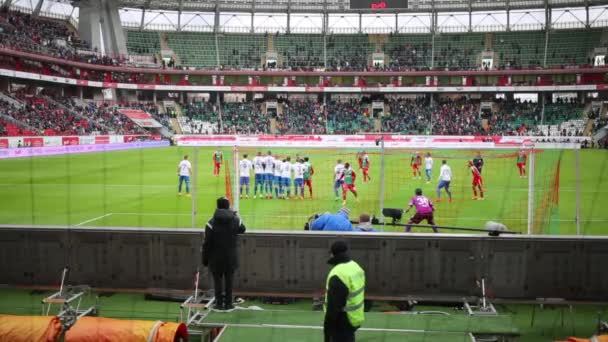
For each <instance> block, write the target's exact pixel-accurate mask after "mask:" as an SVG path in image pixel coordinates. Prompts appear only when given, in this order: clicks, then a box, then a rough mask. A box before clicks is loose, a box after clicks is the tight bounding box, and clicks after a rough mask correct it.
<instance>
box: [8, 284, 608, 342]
mask: <svg viewBox="0 0 608 342" xmlns="http://www.w3.org/2000/svg"><path fill="white" fill-rule="evenodd" d="M50 293H51V292H49V291H34V290H23V289H0V297H1V298H3V299H4V300H3V301H2V302H0V314H17V315H40V313H41V309H42V308H41V305H40V300H41V299H42V298H43V297H44V296H47V295H49V294H50ZM95 303H96V304H97V305H98V308H99V314H100V315H101V316H103V317H109V318H120V319H143V320H164V321H170V322H176V321H179V319H180V318H179V317H180V312H179V306H180V303H179V302H166V301H156V300H146V299H145V296H144V295H143V294H128V293H114V292H110V293H108V292H104V293H95V292H91V293H89V294H87V295H86V296H85V297H84V299H83V302H82V304H81V307H83V308H85V307H88V306H90V305H93V304H95ZM239 306H240V307H241V308H243V309H237V310H235V311H234V312H232V313H215V312H211V313H210V314H209V315H208V316H207V317H206V318H205V319H204V321H203V322H204V323H205V324H208V325H210V326H225V327H226V328H225V330H224V332H223V333H222V335H221V337H220V341H222V342H231V341H243V340H248V341H249V340H251V341H254V340H255V341H277V342H278V341H285V340H286V337H287V336H288V337H289V341H298V342H300V341H301V342H305V341H306V342H308V341H319V340H321V339H322V330H321V329H320V328H321V327H322V323H323V314H322V312H321V311H312V309H311V308H312V303H311V301H310V300H304V299H302V300H298V301H296V302H295V303H292V304H288V305H271V304H264V303H262V302H260V301H258V300H247V301H246V302H245V303H243V304H241V305H239ZM248 308H255V309H256V310H252V309H248ZM496 308H497V310H498V313H499V315H498V316H496V317H472V316H468V315H466V314H465V313H464V312H463V311H461V310H455V309H454V308H452V307H437V306H422V305H418V306H415V307H414V312H413V313H414V314H412V313H409V314H408V313H399V312H397V311H395V310H396V309H395V307H393V306H391V305H390V304H388V303H382V302H378V303H374V306H373V308H372V312H368V313H367V314H366V322H365V325H364V327H363V328H362V330H361V331H359V332H358V333H357V340H358V341H359V340H361V341H383V342H389V341H416V342H417V341H470V338H469V335H468V334H469V333H483V332H486V333H492V332H494V333H501V334H513V335H519V339H518V341H522V342H533V341H534V342H537V341H553V340H556V339H565V338H567V337H568V336H585V337H588V336H591V335H592V334H594V333H595V330H596V324H597V318H598V314H599V315H604V314H605V312H606V306H605V305H574V306H572V307H568V306H557V307H549V306H546V307H545V308H544V309H541V308H540V307H539V306H538V305H536V307H535V306H533V305H522V304H496ZM260 309H261V310H260ZM428 311H433V312H442V314H415V313H420V312H428Z"/></svg>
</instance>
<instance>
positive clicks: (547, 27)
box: [543, 4, 552, 67]
mask: <svg viewBox="0 0 608 342" xmlns="http://www.w3.org/2000/svg"><path fill="white" fill-rule="evenodd" d="M551 20H552V19H551V7H549V6H548V5H547V4H545V51H544V55H543V56H544V57H543V67H547V50H548V49H549V31H551Z"/></svg>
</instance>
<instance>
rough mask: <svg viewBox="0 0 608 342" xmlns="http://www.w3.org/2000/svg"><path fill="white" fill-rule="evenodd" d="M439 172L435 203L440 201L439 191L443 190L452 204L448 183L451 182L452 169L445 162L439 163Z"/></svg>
mask: <svg viewBox="0 0 608 342" xmlns="http://www.w3.org/2000/svg"><path fill="white" fill-rule="evenodd" d="M441 164H442V165H441V169H440V170H439V185H437V202H439V201H441V189H445V192H446V193H447V194H448V198H449V201H450V203H452V193H451V192H450V182H451V181H452V169H451V168H450V166H449V165H448V162H447V161H446V160H442V161H441Z"/></svg>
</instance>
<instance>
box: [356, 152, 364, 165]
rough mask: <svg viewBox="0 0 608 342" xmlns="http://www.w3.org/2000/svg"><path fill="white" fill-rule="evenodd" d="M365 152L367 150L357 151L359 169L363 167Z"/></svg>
mask: <svg viewBox="0 0 608 342" xmlns="http://www.w3.org/2000/svg"><path fill="white" fill-rule="evenodd" d="M363 153H365V151H357V161H358V162H359V169H362V168H363Z"/></svg>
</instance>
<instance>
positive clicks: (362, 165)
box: [359, 151, 372, 183]
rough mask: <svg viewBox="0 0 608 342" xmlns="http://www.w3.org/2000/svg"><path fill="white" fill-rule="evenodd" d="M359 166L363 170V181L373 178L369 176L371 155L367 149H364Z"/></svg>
mask: <svg viewBox="0 0 608 342" xmlns="http://www.w3.org/2000/svg"><path fill="white" fill-rule="evenodd" d="M359 166H360V169H361V171H362V172H363V183H365V182H366V181H371V180H372V178H371V177H370V176H369V156H368V155H367V152H365V151H363V154H362V156H361V162H360V164H359Z"/></svg>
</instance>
